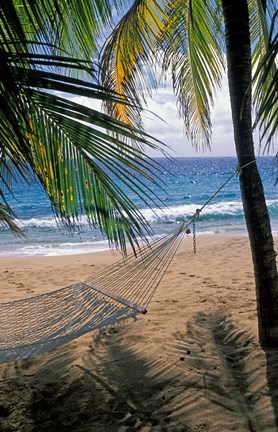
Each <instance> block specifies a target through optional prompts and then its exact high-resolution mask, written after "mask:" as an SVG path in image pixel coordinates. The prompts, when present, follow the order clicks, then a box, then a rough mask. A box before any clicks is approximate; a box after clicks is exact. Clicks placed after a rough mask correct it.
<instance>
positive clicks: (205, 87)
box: [161, 0, 225, 148]
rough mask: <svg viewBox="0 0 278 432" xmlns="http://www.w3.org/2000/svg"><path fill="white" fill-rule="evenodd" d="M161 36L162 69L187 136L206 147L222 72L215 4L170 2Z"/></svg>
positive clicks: (195, 143)
mask: <svg viewBox="0 0 278 432" xmlns="http://www.w3.org/2000/svg"><path fill="white" fill-rule="evenodd" d="M167 15H168V17H167V25H166V27H165V31H164V33H163V35H162V37H161V44H162V49H163V56H164V60H163V69H164V72H165V74H167V73H169V71H170V72H171V74H172V78H173V86H174V91H175V93H176V95H177V97H178V103H179V111H180V114H181V116H182V117H183V118H184V121H185V128H186V132H187V135H188V137H189V138H190V140H191V142H192V143H193V145H194V146H195V147H196V148H198V147H199V145H200V143H201V145H202V146H210V140H211V122H210V109H211V106H212V105H213V96H214V92H215V90H216V89H217V88H219V87H220V82H221V78H222V72H223V70H224V64H225V63H224V56H223V32H222V28H221V26H220V24H219V23H221V21H220V20H219V8H218V5H217V2H215V1H206V2H203V1H200V0H195V1H194V2H193V1H188V0H184V1H180V0H179V1H171V2H169V3H168V9H167Z"/></svg>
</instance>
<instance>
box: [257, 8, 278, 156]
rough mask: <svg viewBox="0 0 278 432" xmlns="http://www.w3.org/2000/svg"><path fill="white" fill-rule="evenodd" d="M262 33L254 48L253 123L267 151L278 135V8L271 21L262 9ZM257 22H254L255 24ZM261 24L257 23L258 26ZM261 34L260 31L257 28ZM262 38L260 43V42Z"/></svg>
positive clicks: (260, 15) (260, 16)
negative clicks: (258, 130) (264, 142)
mask: <svg viewBox="0 0 278 432" xmlns="http://www.w3.org/2000/svg"><path fill="white" fill-rule="evenodd" d="M260 12H261V14H259V18H260V22H261V23H262V24H261V29H262V31H261V34H260V36H261V37H260V38H259V37H258V39H259V41H258V42H257V45H256V46H255V49H254V57H253V58H254V68H255V73H254V77H253V86H254V106H255V113H256V116H255V121H254V127H256V126H257V125H259V129H260V132H261V137H260V138H261V140H264V139H265V141H266V144H265V151H268V150H269V147H270V145H271V143H272V141H273V139H274V137H275V136H276V135H277V130H278V86H277V82H278V70H277V53H278V31H277V24H278V12H277V11H275V13H274V14H273V15H272V19H271V21H269V18H267V16H266V14H265V13H264V11H263V10H262V9H260ZM254 27H255V25H253V28H254ZM258 27H259V24H257V28H258ZM257 35H258V32H257ZM259 42H260V43H259Z"/></svg>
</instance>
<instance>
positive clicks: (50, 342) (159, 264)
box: [0, 225, 184, 363]
mask: <svg viewBox="0 0 278 432" xmlns="http://www.w3.org/2000/svg"><path fill="white" fill-rule="evenodd" d="M183 228H184V226H183V225H181V226H180V227H179V228H178V229H177V230H175V231H173V232H171V233H169V234H167V235H166V236H163V237H160V238H158V239H157V240H156V241H154V242H152V243H148V244H146V245H145V246H144V247H142V248H139V249H138V252H137V257H135V256H134V255H131V256H129V257H127V258H126V259H124V260H121V261H120V262H116V263H115V264H113V265H112V266H109V267H108V268H105V269H104V270H103V271H101V272H99V273H96V274H94V275H93V276H92V277H89V278H88V279H86V280H85V281H83V282H79V283H77V284H74V285H70V286H67V287H65V288H62V289H59V290H56V291H52V292H50V293H46V294H42V295H39V296H35V297H31V298H28V299H22V300H16V301H11V302H2V303H0V362H2V363H4V362H8V361H14V360H19V359H23V358H27V357H30V356H32V355H36V354H39V353H42V352H45V351H48V350H50V349H52V348H56V347H57V346H60V345H62V344H64V343H66V342H69V341H70V340H72V339H75V338H77V337H79V336H81V335H83V334H85V333H87V332H90V331H92V330H94V329H97V328H100V327H103V326H107V325H109V324H113V323H115V322H117V321H119V320H123V319H128V318H135V317H136V315H137V314H138V313H145V312H146V307H147V305H148V304H149V302H150V300H151V298H152V296H153V295H154V292H155V289H156V287H157V285H158V283H159V281H160V280H161V278H162V276H163V274H164V272H165V270H166V268H167V267H168V266H169V264H170V262H171V260H172V258H173V256H174V254H175V252H176V249H177V247H178V245H179V243H180V241H181V235H182V231H183Z"/></svg>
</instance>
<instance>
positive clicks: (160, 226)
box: [0, 157, 278, 256]
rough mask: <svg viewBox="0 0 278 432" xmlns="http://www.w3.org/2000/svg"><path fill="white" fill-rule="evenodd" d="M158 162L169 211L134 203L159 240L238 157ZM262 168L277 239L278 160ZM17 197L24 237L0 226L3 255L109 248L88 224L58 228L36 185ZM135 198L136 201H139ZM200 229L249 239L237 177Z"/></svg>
mask: <svg viewBox="0 0 278 432" xmlns="http://www.w3.org/2000/svg"><path fill="white" fill-rule="evenodd" d="M158 161H159V163H160V164H161V166H162V175H161V180H162V181H163V183H164V185H165V186H164V188H165V190H164V191H161V190H157V193H159V196H160V198H161V200H162V201H163V202H164V204H165V208H164V209H163V210H161V209H155V210H156V211H155V212H152V211H151V210H150V209H149V208H146V206H145V205H144V204H142V202H140V201H139V200H137V201H136V204H137V205H138V207H139V208H140V209H141V211H142V213H143V214H144V216H145V218H146V220H147V221H148V222H149V224H150V226H151V227H152V229H153V231H154V233H155V235H161V234H163V233H165V232H167V231H169V230H171V229H173V228H174V227H175V225H176V224H179V223H181V222H182V221H184V220H187V219H189V218H190V217H191V216H192V215H193V214H194V213H195V211H196V209H197V208H200V207H202V205H203V204H204V203H205V202H207V200H208V199H209V198H210V197H211V196H212V195H213V194H214V192H215V191H216V190H217V189H218V188H219V187H221V186H222V184H223V183H224V182H225V181H226V180H227V179H228V178H229V177H230V175H231V174H232V173H233V172H234V170H235V168H236V166H237V161H236V158H234V157H217V158H216V157H194V158H176V159H172V160H168V159H164V158H161V159H158ZM258 166H259V170H260V174H261V177H262V180H263V185H264V190H265V196H266V200H267V205H268V209H269V213H270V218H271V224H272V230H273V234H274V235H278V185H277V186H276V184H275V183H276V177H277V161H275V159H274V158H273V157H261V158H259V159H258ZM14 192H15V197H14V198H12V197H9V198H8V203H9V205H10V206H11V207H12V209H13V210H14V211H15V212H16V214H17V215H18V217H19V218H20V222H19V225H20V226H21V228H22V229H23V230H24V233H25V234H26V238H23V239H22V238H17V237H15V236H14V235H13V234H12V233H11V232H10V231H9V230H8V229H6V228H3V227H0V238H1V246H0V256H33V255H41V256H43V255H67V254H79V253H86V252H97V251H100V250H105V249H107V248H108V243H107V241H106V240H105V238H103V236H102V235H101V233H100V232H99V231H98V230H97V229H92V228H89V227H88V225H87V224H86V222H85V221H84V223H83V224H82V226H81V227H80V228H79V229H76V230H75V231H73V230H72V231H69V230H68V229H66V228H64V227H61V226H59V225H57V221H56V219H55V217H54V215H53V212H52V209H51V206H50V204H49V202H48V199H47V197H46V195H45V194H44V192H43V191H42V190H41V188H40V187H39V186H38V185H37V184H36V183H34V184H30V185H28V186H27V187H24V186H18V187H17V189H14ZM132 199H134V200H136V198H135V197H132ZM196 229H197V234H198V233H199V234H202V235H208V236H209V235H215V234H221V235H247V232H246V227H245V222H244V217H243V210H242V203H241V197H240V189H239V180H238V178H237V177H236V176H235V177H234V178H233V179H232V180H231V181H230V182H229V183H228V184H227V185H226V186H225V187H224V188H223V189H222V190H221V192H220V193H219V194H218V195H217V196H216V197H215V198H214V199H213V200H212V201H211V202H210V203H209V205H207V206H206V207H205V208H204V210H203V211H202V213H201V214H200V217H199V218H198V220H197V223H196Z"/></svg>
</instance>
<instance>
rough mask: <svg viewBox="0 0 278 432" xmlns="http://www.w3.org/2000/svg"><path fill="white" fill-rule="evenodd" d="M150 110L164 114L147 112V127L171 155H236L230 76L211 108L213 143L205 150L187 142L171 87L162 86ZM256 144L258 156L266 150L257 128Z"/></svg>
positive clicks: (272, 152) (150, 103) (152, 154)
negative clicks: (262, 146) (263, 149)
mask: <svg viewBox="0 0 278 432" xmlns="http://www.w3.org/2000/svg"><path fill="white" fill-rule="evenodd" d="M148 109H149V110H150V111H152V112H154V113H156V114H157V115H159V116H160V117H162V118H163V119H164V121H161V120H160V119H158V118H155V117H154V116H151V114H149V113H145V114H144V115H143V119H144V126H145V130H146V132H148V133H149V134H150V135H152V136H154V137H156V138H157V139H159V140H161V141H163V142H164V143H165V144H167V145H168V146H170V148H171V150H170V149H169V150H168V151H169V154H170V155H171V156H172V157H196V156H205V157H209V156H214V157H218V156H236V153H235V146H234V137H233V127H232V114H231V107H230V98H229V91H228V80H227V77H225V78H224V80H223V85H222V89H221V90H220V91H219V92H218V94H217V97H216V98H215V104H214V108H213V110H212V117H211V119H212V143H211V149H210V150H209V149H207V150H205V151H203V149H200V150H199V151H198V152H196V150H195V149H194V148H193V147H192V145H191V143H190V142H189V141H188V139H187V137H186V134H185V133H184V127H183V121H182V119H180V118H179V114H178V110H177V106H176V99H175V97H174V96H173V91H172V88H171V87H170V86H169V87H167V88H166V89H165V88H163V89H160V90H159V91H158V92H157V94H156V95H155V96H154V97H153V99H152V100H151V99H149V100H148ZM254 145H255V152H256V155H259V154H260V155H262V153H263V152H262V149H261V150H260V146H259V134H258V132H256V131H255V133H254ZM276 150H277V149H276ZM148 154H149V155H150V156H159V155H158V154H157V153H156V152H154V151H149V152H148ZM274 154H275V152H274V151H271V152H270V153H269V155H270V156H272V155H274Z"/></svg>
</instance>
